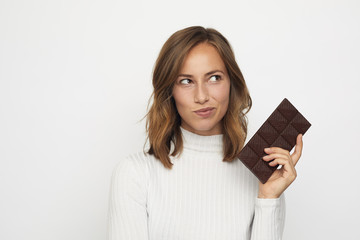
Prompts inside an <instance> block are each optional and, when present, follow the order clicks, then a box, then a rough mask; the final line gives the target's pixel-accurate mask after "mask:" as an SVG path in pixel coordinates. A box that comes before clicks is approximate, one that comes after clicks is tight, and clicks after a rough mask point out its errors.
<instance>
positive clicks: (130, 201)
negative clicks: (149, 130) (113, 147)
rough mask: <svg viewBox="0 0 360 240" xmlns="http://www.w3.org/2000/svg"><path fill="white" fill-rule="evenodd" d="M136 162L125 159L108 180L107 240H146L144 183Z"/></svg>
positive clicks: (130, 158)
mask: <svg viewBox="0 0 360 240" xmlns="http://www.w3.org/2000/svg"><path fill="white" fill-rule="evenodd" d="M138 160H139V159H137V158H135V157H134V156H133V157H127V158H125V159H124V160H123V161H121V162H120V163H119V164H118V165H117V166H116V167H115V169H114V171H113V175H112V178H111V188H110V201H109V215H108V217H109V218H108V234H107V239H108V240H123V239H124V240H125V239H131V240H147V239H148V227H147V209H146V196H147V193H146V191H147V189H146V184H145V183H146V181H145V178H144V177H145V174H144V173H142V172H141V169H142V168H141V166H140V161H138Z"/></svg>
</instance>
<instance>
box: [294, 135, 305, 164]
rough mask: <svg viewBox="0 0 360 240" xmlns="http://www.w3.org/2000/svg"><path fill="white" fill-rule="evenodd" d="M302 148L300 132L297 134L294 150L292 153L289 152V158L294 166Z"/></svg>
mask: <svg viewBox="0 0 360 240" xmlns="http://www.w3.org/2000/svg"><path fill="white" fill-rule="evenodd" d="M302 149H303V141H302V134H299V135H298V136H297V138H296V145H295V151H294V152H293V154H291V159H292V161H293V163H294V166H295V165H296V164H297V162H298V161H299V159H300V157H301V152H302Z"/></svg>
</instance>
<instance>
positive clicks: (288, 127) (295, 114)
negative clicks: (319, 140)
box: [238, 98, 311, 183]
mask: <svg viewBox="0 0 360 240" xmlns="http://www.w3.org/2000/svg"><path fill="white" fill-rule="evenodd" d="M310 126H311V124H310V122H309V121H307V120H306V119H305V117H304V116H303V115H302V114H301V113H300V112H299V111H298V110H297V109H296V108H295V107H294V106H293V105H292V104H291V103H290V102H289V100H288V99H286V98H284V100H282V102H281V103H280V104H279V105H278V106H277V108H276V109H275V110H274V111H273V112H272V113H271V115H270V116H269V117H268V119H266V121H265V122H264V123H263V124H262V125H261V127H260V128H259V129H258V130H257V132H256V133H255V134H254V135H253V137H252V138H251V139H250V140H249V142H248V143H247V144H246V145H245V146H244V147H243V149H242V150H241V152H240V154H239V155H238V158H239V159H240V160H241V161H242V162H243V163H244V165H245V166H246V167H248V168H249V169H250V170H251V172H252V173H253V174H254V175H255V176H256V177H257V178H258V179H259V180H260V182H262V183H266V182H267V180H268V179H269V178H270V177H271V175H272V174H273V172H274V171H275V170H276V169H277V168H278V166H279V165H276V166H270V165H269V162H266V161H264V160H263V159H262V157H263V156H265V155H268V154H267V153H265V151H264V148H267V147H280V148H283V149H286V150H288V151H289V152H290V151H291V149H292V148H293V147H294V146H295V144H296V138H297V136H298V134H300V133H301V134H302V135H304V134H305V132H306V131H307V130H308V129H309V128H310Z"/></svg>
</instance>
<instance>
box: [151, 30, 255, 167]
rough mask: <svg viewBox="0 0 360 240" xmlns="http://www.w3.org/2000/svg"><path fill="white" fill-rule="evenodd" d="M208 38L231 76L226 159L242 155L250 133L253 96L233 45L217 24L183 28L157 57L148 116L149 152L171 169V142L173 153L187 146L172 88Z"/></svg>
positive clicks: (225, 122) (225, 120)
mask: <svg viewBox="0 0 360 240" xmlns="http://www.w3.org/2000/svg"><path fill="white" fill-rule="evenodd" d="M204 42H205V43H208V44H211V45H212V46H214V47H215V48H216V49H217V51H218V53H219V54H220V56H221V58H222V60H223V61H224V64H225V67H226V69H227V72H228V75H229V78H230V97H229V98H230V99H229V105H228V109H227V112H226V113H225V115H224V117H223V119H222V129H223V132H222V133H223V143H224V144H223V153H224V158H223V161H227V162H231V161H233V160H234V159H235V158H236V157H237V156H238V155H239V153H240V151H241V149H242V147H243V146H244V143H245V139H246V136H247V121H248V120H247V117H246V113H248V112H249V111H250V109H251V105H252V100H251V97H250V95H249V91H248V89H247V86H246V83H245V80H244V77H243V75H242V73H241V71H240V68H239V66H238V65H237V63H236V60H235V55H234V53H233V51H232V48H231V45H230V44H229V42H228V41H227V39H226V38H225V37H224V36H223V35H221V33H219V32H218V31H216V30H215V29H213V28H204V27H201V26H192V27H188V28H185V29H182V30H179V31H177V32H175V33H174V34H173V35H171V36H170V38H169V39H168V40H167V41H166V42H165V44H164V45H163V47H162V49H161V51H160V54H159V56H158V58H157V60H156V63H155V66H154V70H153V78H152V84H153V87H154V90H153V93H152V94H151V97H150V99H149V102H148V107H147V109H149V104H150V100H151V98H152V97H153V104H152V106H151V108H150V110H149V111H148V112H147V114H146V115H145V116H144V117H146V132H147V140H149V144H150V148H149V149H148V151H147V153H149V154H153V155H154V156H155V157H156V158H157V159H159V160H160V161H161V162H162V163H163V165H164V166H165V167H166V168H169V169H172V165H173V164H172V163H171V161H170V157H169V154H170V150H171V142H173V143H174V149H173V152H172V153H171V156H176V155H177V154H178V153H180V154H181V152H182V150H183V141H182V135H181V129H180V124H181V117H180V115H179V113H178V111H177V108H176V105H175V100H174V97H173V96H172V89H173V86H174V83H175V80H176V78H177V76H178V74H179V72H180V69H181V67H182V65H183V62H184V59H185V57H186V56H187V54H188V53H189V51H190V50H191V49H192V48H193V47H195V46H196V45H197V44H199V43H204ZM244 110H245V111H244Z"/></svg>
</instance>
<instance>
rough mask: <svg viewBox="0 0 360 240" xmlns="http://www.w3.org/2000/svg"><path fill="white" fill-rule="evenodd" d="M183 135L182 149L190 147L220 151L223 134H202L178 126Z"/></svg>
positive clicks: (205, 150) (201, 150)
mask: <svg viewBox="0 0 360 240" xmlns="http://www.w3.org/2000/svg"><path fill="white" fill-rule="evenodd" d="M180 129H181V133H182V136H183V146H184V149H192V150H195V151H199V152H222V151H223V134H217V135H211V136H203V135H199V134H196V133H193V132H190V131H188V130H186V129H184V128H183V127H181V126H180Z"/></svg>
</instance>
